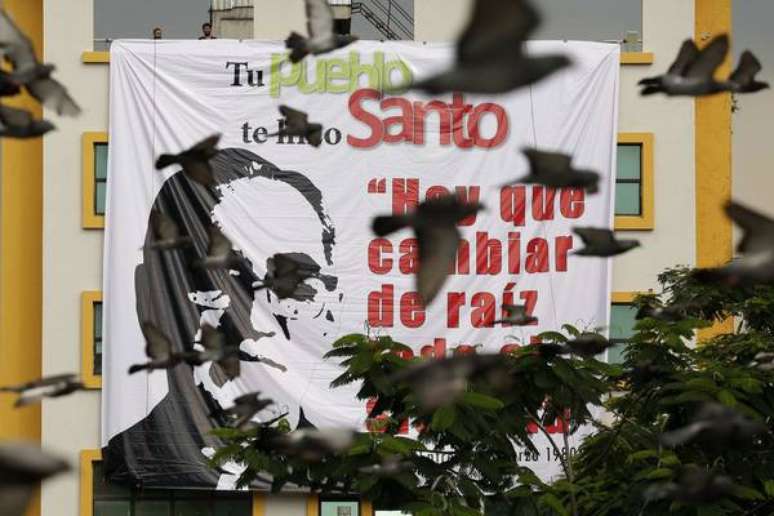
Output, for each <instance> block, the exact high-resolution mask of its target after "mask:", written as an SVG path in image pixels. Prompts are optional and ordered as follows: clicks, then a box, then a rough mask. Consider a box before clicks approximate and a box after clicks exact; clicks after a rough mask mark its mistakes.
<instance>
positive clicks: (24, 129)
mask: <svg viewBox="0 0 774 516" xmlns="http://www.w3.org/2000/svg"><path fill="white" fill-rule="evenodd" d="M54 129H55V127H54V124H52V123H51V122H49V121H48V120H36V119H35V118H34V117H33V116H32V113H30V112H29V111H25V110H23V109H17V108H12V107H10V106H3V105H0V136H7V137H10V138H37V137H38V136H43V135H44V134H46V133H47V132H49V131H52V130H54Z"/></svg>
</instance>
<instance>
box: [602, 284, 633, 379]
mask: <svg viewBox="0 0 774 516" xmlns="http://www.w3.org/2000/svg"><path fill="white" fill-rule="evenodd" d="M636 296H637V293H636V292H634V293H630V292H616V293H614V294H613V298H612V300H613V304H612V306H611V307H610V342H611V343H612V344H614V346H613V347H611V348H610V349H608V350H607V362H608V363H609V364H620V363H622V362H623V360H624V351H625V350H626V343H627V341H628V339H629V338H631V336H632V335H634V326H635V324H637V308H635V307H634V305H632V301H634V298H635V297H636Z"/></svg>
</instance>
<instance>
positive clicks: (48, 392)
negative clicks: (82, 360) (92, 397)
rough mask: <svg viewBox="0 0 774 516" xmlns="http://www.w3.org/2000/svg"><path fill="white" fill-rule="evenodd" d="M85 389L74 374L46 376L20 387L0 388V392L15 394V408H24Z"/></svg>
mask: <svg viewBox="0 0 774 516" xmlns="http://www.w3.org/2000/svg"><path fill="white" fill-rule="evenodd" d="M83 389H85V387H84V385H83V384H82V383H81V382H80V381H78V380H77V377H76V376H75V375H74V374H60V375H56V376H48V377H44V378H41V379H40V380H35V381H32V382H27V383H23V384H20V385H10V386H7V387H0V392H15V393H17V394H18V395H19V398H18V399H17V400H16V403H15V404H14V406H15V407H24V406H27V405H32V404H34V403H39V402H41V401H42V400H43V399H44V398H59V397H60V396H66V395H68V394H72V393H73V392H76V391H80V390H83Z"/></svg>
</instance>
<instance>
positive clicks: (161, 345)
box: [129, 322, 187, 374]
mask: <svg viewBox="0 0 774 516" xmlns="http://www.w3.org/2000/svg"><path fill="white" fill-rule="evenodd" d="M142 333H143V335H144V336H145V342H146V344H145V354H146V355H147V356H148V358H150V359H151V360H150V362H147V363H145V364H138V365H133V366H131V367H130V368H129V374H134V373H137V372H139V371H153V370H156V369H170V368H172V367H175V366H177V365H178V364H180V363H182V362H183V361H185V359H186V358H187V355H186V354H185V353H176V352H173V351H172V342H171V341H170V340H169V338H168V337H167V336H166V335H164V333H163V332H162V331H161V330H160V329H159V328H158V327H156V325H154V324H153V323H151V322H144V323H143V324H142Z"/></svg>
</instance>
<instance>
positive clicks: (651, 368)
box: [626, 360, 674, 390]
mask: <svg viewBox="0 0 774 516" xmlns="http://www.w3.org/2000/svg"><path fill="white" fill-rule="evenodd" d="M673 370H674V369H673V368H670V367H667V366H664V365H656V364H654V363H653V362H652V361H647V360H644V361H641V362H638V363H637V364H636V365H635V366H634V367H633V368H631V370H629V371H627V372H626V376H628V377H629V379H630V380H631V382H632V389H633V390H638V389H641V388H643V387H645V386H646V385H648V384H649V383H650V382H652V381H656V380H659V381H661V380H664V379H666V378H667V377H669V375H670V374H671V373H672V371H673Z"/></svg>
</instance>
